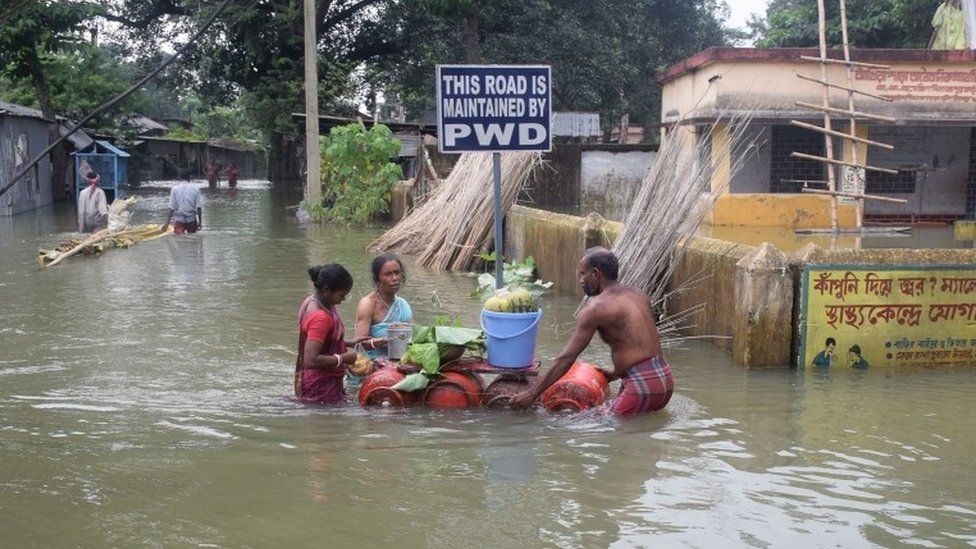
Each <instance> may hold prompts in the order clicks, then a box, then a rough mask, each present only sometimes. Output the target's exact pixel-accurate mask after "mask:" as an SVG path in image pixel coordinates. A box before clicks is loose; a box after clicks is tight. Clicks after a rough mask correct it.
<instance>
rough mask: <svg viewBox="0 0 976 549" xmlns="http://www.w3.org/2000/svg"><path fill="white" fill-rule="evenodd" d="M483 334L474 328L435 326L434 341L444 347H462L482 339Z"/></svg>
mask: <svg viewBox="0 0 976 549" xmlns="http://www.w3.org/2000/svg"><path fill="white" fill-rule="evenodd" d="M484 338H485V334H484V332H482V331H481V330H479V329H476V328H456V327H454V326H435V327H434V341H436V342H437V343H441V344H446V345H464V346H465V347H467V346H468V345H469V344H471V343H474V342H476V341H477V340H478V339H482V340H483V339H484Z"/></svg>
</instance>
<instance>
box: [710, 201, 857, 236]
mask: <svg viewBox="0 0 976 549" xmlns="http://www.w3.org/2000/svg"><path fill="white" fill-rule="evenodd" d="M706 222H710V223H711V224H712V225H720V226H763V227H790V228H795V229H810V228H817V227H828V228H829V227H830V197H828V196H825V195H814V194H770V193H757V194H751V193H743V194H724V195H722V196H720V197H718V199H717V200H716V201H715V207H714V209H713V210H712V213H711V217H710V221H706ZM837 223H838V225H839V226H840V227H854V226H855V224H856V219H855V216H854V206H848V205H843V204H842V205H839V206H837Z"/></svg>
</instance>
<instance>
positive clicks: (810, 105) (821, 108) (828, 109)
mask: <svg viewBox="0 0 976 549" xmlns="http://www.w3.org/2000/svg"><path fill="white" fill-rule="evenodd" d="M826 89H827V88H826V87H825V88H824V90H826ZM796 104H797V105H798V106H800V107H806V108H808V109H813V110H817V111H823V112H825V113H828V112H832V113H837V114H844V115H847V116H858V117H860V118H869V119H871V120H880V121H882V122H897V120H896V119H894V118H891V117H890V116H881V115H880V114H871V113H867V112H860V111H850V110H844V109H838V108H837V107H831V106H829V105H817V104H815V103H807V102H806V101H797V102H796Z"/></svg>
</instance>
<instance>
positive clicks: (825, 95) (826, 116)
mask: <svg viewBox="0 0 976 549" xmlns="http://www.w3.org/2000/svg"><path fill="white" fill-rule="evenodd" d="M826 13H827V11H826V9H825V8H824V0H817V26H818V29H819V38H820V59H819V61H820V79H821V80H823V81H824V82H827V63H826V60H827V15H826ZM802 58H803V56H801V59H802ZM822 89H823V92H822V94H821V99H820V100H821V102H822V103H823V107H824V108H829V106H830V90H828V89H827V87H826V86H824V87H823V88H822ZM797 104H800V102H799V101H797ZM801 106H803V105H801ZM822 112H823V127H824V129H826V130H831V131H832V130H833V127H832V126H831V122H830V113H829V112H828V111H826V110H823V111H822ZM824 143H825V147H824V149H825V152H826V154H827V159H828V161H829V162H832V161H833V159H834V141H833V139H831V137H830V134H829V133H828V134H824ZM793 154H794V155H795V154H796V153H795V152H794V153H793ZM836 178H837V176H836V175H835V174H834V170H833V169H832V168H830V167H828V168H827V189H829V190H831V191H836V190H837V179H836ZM830 228H831V229H833V230H835V231H836V230H837V197H836V196H831V197H830Z"/></svg>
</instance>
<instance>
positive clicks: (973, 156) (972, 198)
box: [966, 127, 976, 219]
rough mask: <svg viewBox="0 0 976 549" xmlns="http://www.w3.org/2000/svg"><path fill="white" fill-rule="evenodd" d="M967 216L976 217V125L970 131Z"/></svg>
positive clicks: (968, 217) (969, 217)
mask: <svg viewBox="0 0 976 549" xmlns="http://www.w3.org/2000/svg"><path fill="white" fill-rule="evenodd" d="M966 218H967V219H976V127H974V128H971V129H970V131H969V179H968V183H967V184H966Z"/></svg>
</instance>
